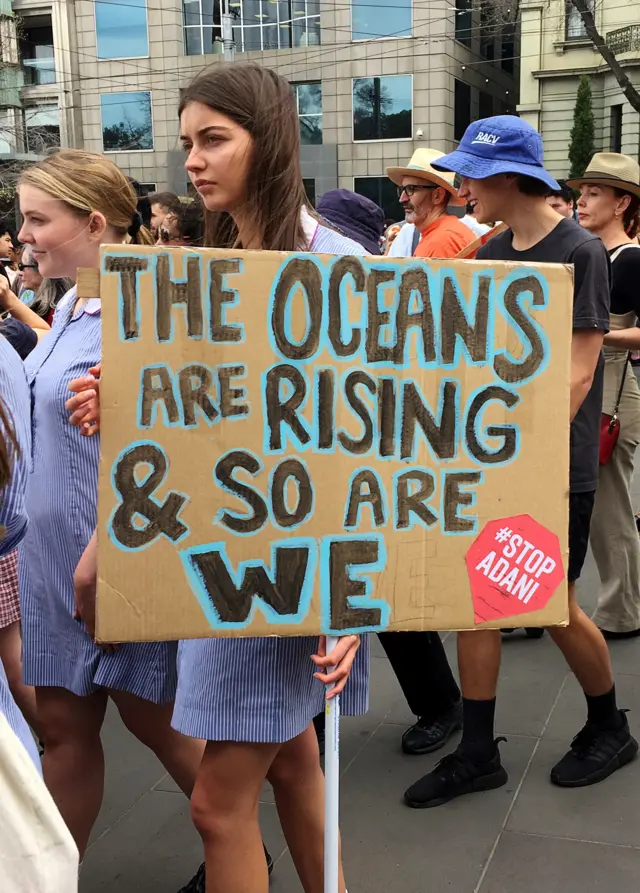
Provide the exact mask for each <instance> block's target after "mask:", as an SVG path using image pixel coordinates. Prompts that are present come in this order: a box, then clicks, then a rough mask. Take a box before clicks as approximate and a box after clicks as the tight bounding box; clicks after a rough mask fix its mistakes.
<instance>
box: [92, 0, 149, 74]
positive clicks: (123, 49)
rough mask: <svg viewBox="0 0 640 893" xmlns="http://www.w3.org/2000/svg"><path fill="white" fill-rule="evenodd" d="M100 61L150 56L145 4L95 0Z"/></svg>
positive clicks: (143, 1) (130, 0)
mask: <svg viewBox="0 0 640 893" xmlns="http://www.w3.org/2000/svg"><path fill="white" fill-rule="evenodd" d="M95 8H96V41H97V44H98V59H138V58H141V57H144V56H148V55H149V35H148V32H147V2H146V0H127V3H126V4H124V3H122V0H96V5H95Z"/></svg>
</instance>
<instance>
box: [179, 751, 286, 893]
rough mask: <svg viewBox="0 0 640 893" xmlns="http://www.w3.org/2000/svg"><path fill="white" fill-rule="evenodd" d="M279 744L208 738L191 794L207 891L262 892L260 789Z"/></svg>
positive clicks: (266, 882)
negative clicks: (202, 854)
mask: <svg viewBox="0 0 640 893" xmlns="http://www.w3.org/2000/svg"><path fill="white" fill-rule="evenodd" d="M280 746H281V745H279V744H246V743H238V742H234V741H221V742H217V741H208V742H207V744H206V747H205V751H204V756H203V758H202V762H201V764H200V768H199V770H198V776H197V778H196V784H195V787H194V789H193V795H192V797H191V817H192V819H193V823H194V825H195V826H196V828H197V830H198V832H199V834H200V836H201V838H202V841H203V843H204V851H205V860H206V877H207V893H268V890H269V874H268V872H267V863H266V860H265V857H264V849H263V847H262V837H261V834H260V827H259V824H258V803H259V800H260V791H261V790H262V785H263V783H264V780H265V778H266V776H267V772H268V771H269V767H270V765H271V763H272V762H273V760H274V758H275V756H276V754H277V752H278V750H279V748H280Z"/></svg>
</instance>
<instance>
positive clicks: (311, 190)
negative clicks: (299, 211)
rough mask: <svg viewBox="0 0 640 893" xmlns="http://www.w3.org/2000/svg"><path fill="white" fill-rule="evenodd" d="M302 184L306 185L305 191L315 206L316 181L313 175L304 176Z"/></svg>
mask: <svg viewBox="0 0 640 893" xmlns="http://www.w3.org/2000/svg"><path fill="white" fill-rule="evenodd" d="M302 185H303V186H304V191H305V192H306V193H307V198H308V199H309V201H310V202H311V204H312V205H313V206H314V208H315V205H316V181H315V180H314V179H313V178H312V177H309V178H307V177H304V178H303V180H302Z"/></svg>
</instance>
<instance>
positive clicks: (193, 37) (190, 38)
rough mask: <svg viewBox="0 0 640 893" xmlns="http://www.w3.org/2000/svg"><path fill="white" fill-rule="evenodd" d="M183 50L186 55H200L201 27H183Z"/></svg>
mask: <svg viewBox="0 0 640 893" xmlns="http://www.w3.org/2000/svg"><path fill="white" fill-rule="evenodd" d="M184 51H185V53H186V54H187V56H200V55H202V29H201V28H185V29H184Z"/></svg>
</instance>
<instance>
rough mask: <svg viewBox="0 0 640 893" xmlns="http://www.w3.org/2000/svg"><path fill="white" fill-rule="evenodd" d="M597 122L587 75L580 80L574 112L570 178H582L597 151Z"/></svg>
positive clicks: (570, 150) (570, 148) (570, 147)
mask: <svg viewBox="0 0 640 893" xmlns="http://www.w3.org/2000/svg"><path fill="white" fill-rule="evenodd" d="M595 130H596V122H595V117H594V114H593V102H592V97H591V84H590V83H589V78H588V77H587V76H586V75H584V74H583V75H582V77H581V78H580V85H579V86H578V95H577V98H576V105H575V108H574V110H573V127H572V128H571V137H570V139H571V141H570V143H569V164H570V165H571V170H570V173H569V177H570V178H571V179H573V178H575V177H581V176H582V175H583V174H584V172H585V170H586V168H587V165H588V164H589V162H590V161H591V159H592V158H593V155H594V153H595V151H596V144H595Z"/></svg>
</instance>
